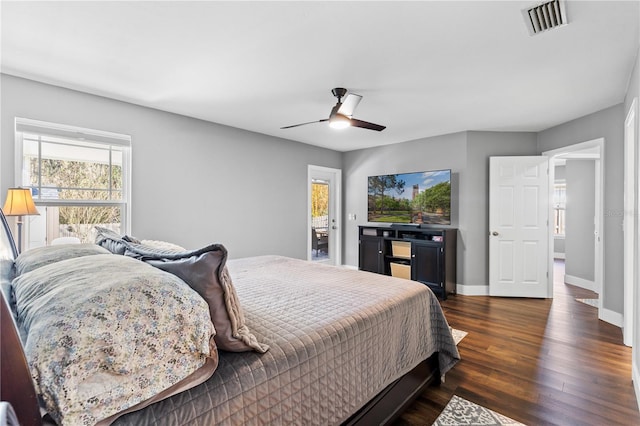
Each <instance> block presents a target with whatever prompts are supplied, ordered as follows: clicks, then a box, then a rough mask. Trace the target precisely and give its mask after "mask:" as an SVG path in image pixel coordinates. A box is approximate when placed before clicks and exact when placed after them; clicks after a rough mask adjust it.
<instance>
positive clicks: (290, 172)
mask: <svg viewBox="0 0 640 426" xmlns="http://www.w3.org/2000/svg"><path fill="white" fill-rule="evenodd" d="M1 88H2V93H1V121H0V123H1V132H2V133H1V134H0V137H1V141H2V143H1V145H0V147H1V156H0V161H1V163H0V164H1V167H0V169H1V171H0V173H1V180H0V184H1V187H0V193H1V194H5V193H6V189H7V188H8V187H10V186H12V185H14V136H13V125H14V123H13V120H14V117H24V118H31V119H35V120H43V121H51V122H55V123H61V124H68V125H75V126H80V127H87V128H92V129H98V130H107V131H111V132H118V133H124V134H128V135H131V136H132V160H133V175H132V182H133V188H132V194H133V203H132V210H133V213H132V214H133V217H132V222H131V223H132V229H131V233H132V234H133V235H134V236H138V237H140V238H146V239H159V240H167V241H173V242H175V243H177V244H180V245H183V246H186V247H189V248H197V247H200V246H203V245H205V244H209V243H212V242H222V243H223V244H225V246H226V247H227V248H228V250H229V256H230V257H245V256H252V255H260V254H267V253H268V254H280V255H285V256H291V257H297V258H304V259H306V246H307V232H306V231H305V230H306V227H307V205H306V201H307V165H308V164H315V165H319V166H326V167H335V168H341V167H342V160H341V154H340V153H339V152H336V151H332V150H327V149H323V148H318V147H312V146H310V145H305V144H301V143H298V142H293V141H289V140H284V139H278V138H274V137H270V136H265V135H261V134H257V133H252V132H248V131H244V130H239V129H235V128H231V127H226V126H222V125H217V124H213V123H209V122H205V121H201V120H196V119H193V118H188V117H184V116H180V115H176V114H170V113H166V112H162V111H158V110H153V109H150V108H144V107H140V106H136V105H132V104H129V103H125V102H119V101H114V100H111V99H107V98H103V97H99V96H94V95H89V94H85V93H81V92H77V91H72V90H67V89H62V88H59V87H55V86H50V85H45V84H40V83H36V82H33V81H30V80H25V79H21V78H16V77H12V76H8V75H2V76H1ZM2 197H3V198H2V199H4V195H3V196H2Z"/></svg>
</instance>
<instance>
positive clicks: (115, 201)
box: [16, 119, 131, 247]
mask: <svg viewBox="0 0 640 426" xmlns="http://www.w3.org/2000/svg"><path fill="white" fill-rule="evenodd" d="M130 149H131V138H130V137H129V136H127V135H120V134H115V133H108V132H102V131H96V130H89V129H83V128H78V127H71V126H63V125H57V124H53V123H45V122H41V121H34V120H27V119H16V156H17V159H18V161H19V167H17V168H16V173H19V177H18V178H17V179H16V180H17V182H18V185H19V186H22V187H24V188H31V193H32V195H33V200H34V202H35V204H36V206H37V207H38V211H39V212H40V216H28V217H26V218H25V223H26V224H27V226H26V231H27V235H26V241H27V244H26V247H37V246H42V245H48V244H51V243H52V242H53V241H54V240H55V239H57V238H60V237H74V238H77V239H79V240H80V241H81V242H92V241H93V239H94V236H95V234H94V232H93V228H94V226H96V225H99V226H104V227H107V228H110V229H113V230H114V231H116V232H119V233H127V232H129V217H130V213H129V210H130V204H131V200H130V193H131V191H130V190H129V188H130V163H131V162H130Z"/></svg>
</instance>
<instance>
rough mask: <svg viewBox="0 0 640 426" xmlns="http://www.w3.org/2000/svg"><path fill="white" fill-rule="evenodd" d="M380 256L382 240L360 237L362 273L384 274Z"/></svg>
mask: <svg viewBox="0 0 640 426" xmlns="http://www.w3.org/2000/svg"><path fill="white" fill-rule="evenodd" d="M382 260H383V256H382V238H378V237H366V236H361V237H360V269H361V270H363V271H369V272H375V273H377V274H383V273H384V263H383V261H382Z"/></svg>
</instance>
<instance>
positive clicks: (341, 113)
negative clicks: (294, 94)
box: [281, 87, 386, 132]
mask: <svg viewBox="0 0 640 426" xmlns="http://www.w3.org/2000/svg"><path fill="white" fill-rule="evenodd" d="M331 93H333V96H335V97H336V98H338V103H337V104H336V105H335V106H334V107H333V108H331V114H330V115H329V118H323V119H322V120H317V121H309V122H307V123H300V124H294V125H292V126H285V127H281V129H290V128H292V127H298V126H305V125H307V124H313V123H323V122H325V121H328V122H329V126H330V127H332V128H334V129H344V128H346V127H350V126H351V127H360V128H363V129H369V130H376V131H378V132H380V131H382V130H384V129H386V126H381V125H379V124H375V123H369V122H368V121H362V120H357V119H355V118H353V111H355V109H356V107H357V106H358V104H359V103H360V101H361V100H362V96H360V95H356V94H355V93H347V89H345V88H342V87H336V88H335V89H332V90H331ZM345 95H346V97H345ZM342 98H344V102H343V101H342Z"/></svg>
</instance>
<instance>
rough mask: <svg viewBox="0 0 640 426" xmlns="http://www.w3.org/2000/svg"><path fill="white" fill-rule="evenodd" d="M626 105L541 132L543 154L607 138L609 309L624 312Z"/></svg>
mask: <svg viewBox="0 0 640 426" xmlns="http://www.w3.org/2000/svg"><path fill="white" fill-rule="evenodd" d="M624 115H625V112H624V105H623V104H618V105H615V106H612V107H610V108H607V109H604V110H602V111H598V112H596V113H593V114H590V115H587V116H584V117H581V118H578V119H576V120H572V121H569V122H567V123H564V124H561V125H559V126H556V127H552V128H550V129H547V130H544V131H542V132H540V133H538V150H539V152H544V151H549V150H553V149H556V148H561V147H565V146H568V145H574V144H577V143H580V142H585V141H590V140H594V139H598V138H604V140H605V142H604V155H603V157H604V161H603V162H604V173H605V175H604V217H603V228H604V263H605V265H604V282H603V294H602V302H603V306H604V308H605V309H609V310H612V311H614V312H622V310H623V293H624V291H623V290H624V287H623V271H622V266H623V265H622V263H623V257H622V256H623V237H622V213H623V167H622V165H623V164H624V163H623V152H624V143H623V142H624Z"/></svg>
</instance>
